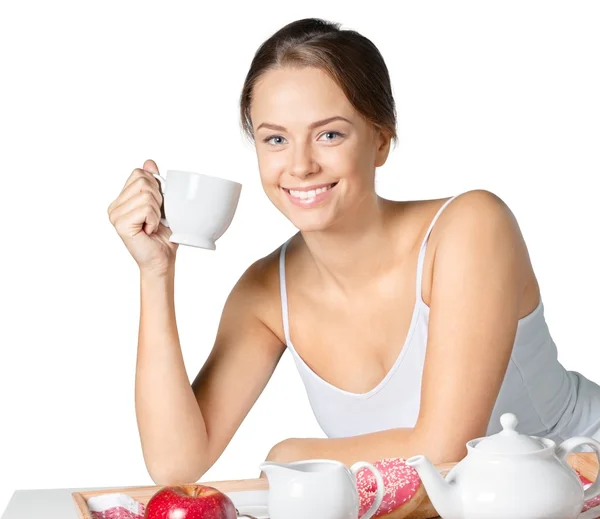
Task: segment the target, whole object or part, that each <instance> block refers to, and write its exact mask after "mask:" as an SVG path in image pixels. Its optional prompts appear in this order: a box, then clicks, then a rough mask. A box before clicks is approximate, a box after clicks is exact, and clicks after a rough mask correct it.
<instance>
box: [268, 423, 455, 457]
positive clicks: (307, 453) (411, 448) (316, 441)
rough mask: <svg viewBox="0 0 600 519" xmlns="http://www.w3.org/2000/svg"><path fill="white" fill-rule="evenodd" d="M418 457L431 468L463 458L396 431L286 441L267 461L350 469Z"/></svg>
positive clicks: (409, 432)
mask: <svg viewBox="0 0 600 519" xmlns="http://www.w3.org/2000/svg"><path fill="white" fill-rule="evenodd" d="M444 443H447V442H444ZM459 451H460V452H459ZM417 454H424V455H426V456H427V457H428V458H429V459H430V460H431V461H432V462H433V463H434V464H441V463H447V462H453V461H458V460H459V459H461V458H462V457H463V454H462V451H461V450H460V449H453V452H452V451H451V450H450V449H449V448H448V445H443V444H442V443H441V442H438V441H436V440H434V439H433V437H428V436H426V435H425V434H422V433H419V431H417V430H416V429H413V428H395V429H388V430H384V431H377V432H374V433H368V434H362V435H358V436H351V437H347V438H289V439H287V440H284V441H283V442H281V443H278V444H277V445H275V446H274V447H273V449H272V450H271V452H270V453H269V456H268V457H267V459H269V460H271V461H280V462H289V461H296V460H305V459H333V460H337V461H341V462H342V463H344V464H345V465H346V466H350V465H352V464H353V463H354V462H356V461H368V462H371V463H372V462H374V461H378V460H381V459H384V458H405V459H408V458H409V457H411V456H415V455H417Z"/></svg>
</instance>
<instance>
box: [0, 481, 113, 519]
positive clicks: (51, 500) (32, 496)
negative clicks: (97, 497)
mask: <svg viewBox="0 0 600 519" xmlns="http://www.w3.org/2000/svg"><path fill="white" fill-rule="evenodd" d="M106 489H114V487H94V488H55V489H34V490H16V491H15V492H14V494H13V495H12V498H11V499H10V501H9V502H8V506H7V507H6V510H5V511H4V513H3V514H2V519H79V515H78V514H77V508H76V506H75V501H73V497H72V496H71V493H72V492H84V491H87V490H106Z"/></svg>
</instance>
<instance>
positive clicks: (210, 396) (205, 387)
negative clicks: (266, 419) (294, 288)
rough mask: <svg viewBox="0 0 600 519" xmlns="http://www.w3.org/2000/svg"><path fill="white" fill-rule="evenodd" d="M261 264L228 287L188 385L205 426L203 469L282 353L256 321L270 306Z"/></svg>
mask: <svg viewBox="0 0 600 519" xmlns="http://www.w3.org/2000/svg"><path fill="white" fill-rule="evenodd" d="M263 261H264V260H259V262H256V263H255V264H254V265H252V266H251V267H250V268H249V269H248V270H247V271H246V272H245V273H244V274H243V275H242V277H241V278H240V279H239V281H238V282H237V283H236V285H235V286H234V288H233V289H232V291H231V293H230V295H229V297H228V298H227V301H226V303H225V306H224V309H223V313H222V315H221V320H220V323H219V327H218V330H217V335H216V338H215V343H214V346H213V349H212V350H211V352H210V354H209V356H208V358H207V360H206V362H205V363H204V365H203V366H202V368H201V369H200V371H199V373H198V375H197V377H196V378H195V380H194V382H193V384H192V389H193V391H194V394H195V396H196V399H197V401H198V405H199V406H200V410H201V412H202V416H203V418H204V423H205V426H206V433H207V438H208V445H209V460H208V467H210V466H212V464H214V463H215V462H216V460H217V459H218V458H219V457H220V456H221V454H222V453H223V451H224V449H225V448H226V447H227V445H228V444H229V442H230V440H231V438H232V437H233V435H234V434H235V432H236V431H237V429H238V427H239V426H240V424H241V423H242V421H243V420H244V418H245V417H246V415H247V414H248V412H249V411H250V409H251V408H252V406H253V405H254V403H255V402H256V400H257V399H258V397H259V396H260V394H261V393H262V391H263V389H264V388H265V386H266V384H267V382H268V381H269V379H270V377H271V375H272V374H273V372H274V370H275V368H276V366H277V363H278V361H279V359H280V358H281V355H282V354H283V352H284V351H285V346H284V345H283V344H282V342H281V340H280V339H279V338H278V337H277V336H276V335H275V334H274V333H273V331H272V330H271V329H270V328H269V327H268V326H267V325H266V324H265V323H264V322H263V320H262V319H261V314H262V310H263V309H264V308H265V305H268V304H270V303H271V302H272V301H270V300H269V297H268V294H267V290H266V287H265V286H264V282H263V280H261V279H260V278H261V276H262V274H263V270H264V269H263V266H262V265H261V263H262V262H263Z"/></svg>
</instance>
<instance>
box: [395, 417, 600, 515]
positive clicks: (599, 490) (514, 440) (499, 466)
mask: <svg viewBox="0 0 600 519" xmlns="http://www.w3.org/2000/svg"><path fill="white" fill-rule="evenodd" d="M500 423H501V424H502V427H503V430H502V431H501V432H499V433H498V434H494V435H491V436H486V437H482V438H477V439H474V440H471V441H470V442H468V443H467V444H466V445H467V456H466V457H465V458H464V459H463V460H461V461H460V462H459V463H457V464H456V465H455V466H454V467H452V469H451V470H450V472H448V474H447V475H446V477H445V479H444V477H442V475H441V474H440V472H439V470H437V469H436V467H435V466H434V465H433V464H432V463H431V462H430V461H429V460H428V459H427V458H426V457H425V456H413V457H411V458H409V459H408V460H406V463H407V464H408V465H410V466H412V467H414V468H415V470H416V471H417V473H418V474H419V477H420V478H421V481H422V482H423V485H424V486H425V490H426V491H427V494H428V496H429V498H430V500H431V503H432V505H433V506H434V508H435V509H436V511H437V512H438V514H440V516H441V517H442V518H443V519H508V518H510V519H575V518H577V517H578V516H579V515H580V514H581V510H582V508H583V504H584V501H587V500H588V499H591V498H593V497H596V496H597V495H599V494H600V477H598V478H596V481H595V482H594V483H593V484H592V485H591V486H590V487H589V488H587V489H586V490H585V491H584V488H583V485H582V484H581V481H580V479H579V477H578V475H577V473H576V472H575V471H574V470H573V469H572V468H571V466H570V465H569V464H568V463H567V455H568V454H569V452H571V451H572V450H573V449H574V448H576V447H579V446H581V445H589V446H590V447H591V448H592V449H593V450H594V451H595V453H596V456H598V458H599V461H600V442H598V441H596V440H594V439H593V438H588V437H585V436H577V437H573V438H569V439H568V440H565V441H564V442H562V443H561V444H560V445H559V446H558V447H556V443H555V442H554V441H552V440H550V439H549V438H540V437H537V436H527V435H525V434H519V433H518V432H517V431H516V430H515V429H516V426H517V423H518V422H517V417H516V416H515V415H514V414H512V413H506V414H503V415H502V417H501V418H500ZM597 515H600V514H598V513H597ZM582 517H583V516H582ZM580 519H581V518H580Z"/></svg>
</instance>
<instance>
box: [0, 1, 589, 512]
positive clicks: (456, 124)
mask: <svg viewBox="0 0 600 519" xmlns="http://www.w3.org/2000/svg"><path fill="white" fill-rule="evenodd" d="M309 16H318V17H323V18H326V19H330V20H334V21H338V22H342V23H343V27H344V28H353V29H356V30H358V31H359V32H362V33H363V34H364V35H365V36H367V37H368V38H370V39H371V40H372V41H373V42H374V43H375V44H376V45H377V46H378V47H379V49H380V51H381V52H382V54H383V56H384V58H385V59H386V62H387V65H388V67H389V70H390V74H391V78H392V82H393V91H394V95H395V99H396V102H397V110H398V131H399V137H400V142H399V146H398V147H397V148H396V149H395V150H394V151H393V152H392V154H391V156H390V158H389V160H388V162H387V164H386V165H385V166H384V167H382V168H381V169H380V170H379V174H378V179H377V182H378V187H377V189H378V191H379V192H380V193H381V194H382V195H383V196H386V197H389V198H394V199H414V198H436V197H445V196H450V195H452V194H456V193H458V192H461V191H464V190H468V189H473V188H484V189H488V190H491V191H493V192H495V193H496V194H498V195H499V196H500V197H502V198H503V199H504V200H505V201H506V202H507V203H508V204H509V206H510V207H511V208H512V210H513V211H514V213H515V214H516V216H517V219H518V221H519V222H520V225H521V229H522V231H523V233H524V235H525V239H526V241H527V243H528V246H529V250H530V253H531V257H532V261H533V264H534V268H535V271H536V273H537V275H538V278H539V281H540V283H541V287H542V296H543V299H544V302H545V306H546V316H547V319H548V322H549V325H550V329H551V332H552V334H553V336H554V338H555V341H556V343H557V345H558V350H559V359H560V361H561V362H562V363H563V364H564V365H565V366H566V367H567V368H568V369H573V370H577V371H580V372H581V373H583V374H585V375H586V376H588V377H590V378H592V379H594V380H596V381H600V363H599V361H600V353H599V351H600V339H599V338H598V333H597V332H598V318H599V315H598V314H599V310H600V305H599V303H598V291H599V290H600V277H599V273H598V256H597V254H596V251H597V240H598V222H599V216H598V213H597V199H598V193H597V191H596V189H594V188H593V187H592V186H593V184H596V183H597V180H598V178H597V177H598V174H599V172H600V124H599V121H600V95H599V92H600V31H599V30H598V27H600V4H599V3H598V2H592V1H587V2H586V1H579V2H571V1H562V2H550V1H539V2H538V1H536V2H533V1H522V0H521V1H504V2H481V1H472V2H466V1H454V2H441V1H440V2H422V1H419V2H417V1H411V2H388V3H385V2H376V3H373V2H370V3H368V5H365V4H362V3H361V7H358V6H357V7H356V8H354V7H352V6H350V5H349V4H348V2H322V1H321V2H307V1H303V2H293V3H289V2H260V3H255V2H248V3H244V4H242V2H240V3H239V5H232V3H231V2H207V3H203V4H201V3H200V2H168V3H167V2H163V3H160V4H159V3H154V2H141V1H140V2H116V1H112V2H102V3H101V2H96V3H92V2H75V1H73V2H66V1H54V2H42V1H39V2H2V4H0V74H1V80H0V91H1V95H0V167H1V171H0V178H1V179H2V184H1V188H0V199H1V203H2V216H3V219H2V232H1V235H0V236H1V248H2V252H1V254H0V262H1V269H0V276H2V279H1V284H0V294H1V314H0V316H1V319H2V324H1V326H0V422H1V424H2V426H1V429H0V434H1V437H0V510H4V508H5V506H6V504H7V503H8V500H9V499H10V496H11V495H12V493H13V491H14V490H15V489H24V488H56V487H88V486H121V485H123V486H129V485H148V484H152V481H151V479H150V477H149V475H148V473H147V471H146V468H145V465H144V461H143V458H142V452H141V448H140V443H139V436H138V431H137V426H136V418H135V409H134V392H133V391H134V373H135V360H136V344H137V331H138V317H139V313H138V312H139V278H138V272H137V267H136V265H135V262H134V261H133V260H132V259H131V257H130V256H129V255H128V253H127V251H126V249H125V247H124V246H123V244H122V242H121V240H120V239H119V237H118V235H117V234H116V231H115V230H114V228H113V227H112V226H111V224H110V222H109V220H108V216H107V213H106V210H107V207H108V205H109V204H110V202H111V201H112V200H113V199H114V198H115V197H116V196H117V195H118V194H119V192H120V190H121V188H122V187H123V183H124V182H125V180H126V178H127V176H128V175H129V174H130V173H131V171H132V170H133V169H134V168H136V167H141V166H142V164H143V162H144V160H145V159H148V158H152V159H154V160H155V161H156V162H157V163H158V166H159V168H160V170H161V172H165V171H166V170H167V169H187V170H192V171H199V172H205V173H210V174H216V175H221V176H225V177H228V178H232V179H234V180H238V181H240V182H242V183H243V185H244V188H243V192H242V197H241V200H240V205H239V208H238V213H237V214H236V217H235V219H234V221H233V223H232V225H231V227H230V229H229V231H228V232H227V233H226V235H225V236H224V237H223V238H222V239H221V240H220V241H219V242H218V245H217V250H216V251H214V252H208V251H204V250H199V249H193V248H188V247H183V246H182V247H180V248H179V253H178V259H177V274H176V288H175V290H176V292H175V297H176V310H177V317H178V326H179V331H180V336H181V341H182V348H183V353H184V357H185V362H186V367H187V370H188V375H189V377H190V379H192V378H193V377H194V376H195V374H196V373H197V371H198V369H199V368H200V366H201V365H202V363H203V362H204V360H205V358H206V356H207V355H208V352H209V350H210V348H211V346H212V341H213V339H214V336H215V333H216V326H217V324H218V320H219V317H220V313H221V310H222V306H223V304H224V302H225V298H226V297H227V294H228V293H229V291H230V289H231V288H232V286H233V284H234V283H235V281H236V280H237V279H238V277H239V275H240V274H241V273H242V272H243V270H244V269H245V268H246V267H247V266H248V265H249V264H250V263H251V262H252V261H254V260H255V259H257V258H258V257H261V256H263V255H265V254H266V253H268V252H270V251H271V250H273V249H274V248H276V247H277V246H278V245H279V244H280V243H281V242H282V241H283V240H285V239H286V238H287V237H288V236H289V235H290V234H291V233H293V232H294V229H293V228H292V226H291V224H290V223H289V222H288V221H287V220H286V219H285V218H284V217H283V216H281V215H280V214H279V213H278V212H277V210H276V209H275V208H274V206H272V205H271V203H270V202H269V200H268V199H267V198H266V196H265V195H264V193H263V192H262V188H261V186H260V183H259V176H258V171H257V164H256V159H255V155H254V151H253V149H252V146H251V145H250V144H248V143H247V142H246V141H244V140H243V138H242V136H241V133H240V131H239V119H238V96H239V93H240V89H241V87H242V82H243V79H244V77H245V74H246V72H247V70H248V66H249V64H250V61H251V59H252V57H253V54H254V52H255V50H256V48H257V47H258V46H259V45H260V43H261V42H262V41H264V40H265V39H266V38H267V37H269V36H270V35H271V34H272V33H273V32H275V31H276V30H277V29H279V28H280V27H281V26H283V25H284V24H286V23H288V22H290V21H292V20H294V19H297V18H304V17H309ZM173 427H177V424H173ZM289 436H323V433H322V432H321V430H320V429H319V427H318V425H317V424H316V422H315V420H314V417H313V416H312V413H311V411H310V408H309V405H308V403H307V400H306V397H305V393H304V388H303V386H302V384H301V381H300V379H299V377H298V375H297V373H296V371H295V368H294V365H293V362H292V360H291V357H290V355H289V353H286V355H284V357H283V359H282V361H281V364H280V366H279V367H278V369H277V371H276V373H275V375H274V377H273V379H272V380H271V382H270V384H269V385H268V386H267V388H266V389H265V391H264V393H263V394H262V396H261V398H260V399H259V401H258V403H257V405H256V406H255V407H254V408H253V410H252V411H251V412H250V414H249V415H248V417H247V419H246V420H245V422H244V423H243V425H242V427H241V429H240V430H239V432H238V433H237V434H236V436H235V437H234V439H233V441H232V442H231V444H230V445H229V447H228V448H227V450H226V451H225V453H224V454H223V456H222V457H221V459H220V460H219V461H218V462H217V464H216V465H215V466H214V467H213V468H212V469H211V470H210V471H209V472H208V473H207V474H206V475H205V477H204V478H203V480H204V481H210V480H219V479H233V478H245V477H256V476H258V474H259V471H258V468H257V467H258V464H259V463H260V462H261V461H262V460H263V459H264V457H265V456H266V454H267V452H268V450H269V448H270V447H271V446H272V445H273V444H274V443H276V442H278V441H279V440H282V439H284V438H286V437H289Z"/></svg>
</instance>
